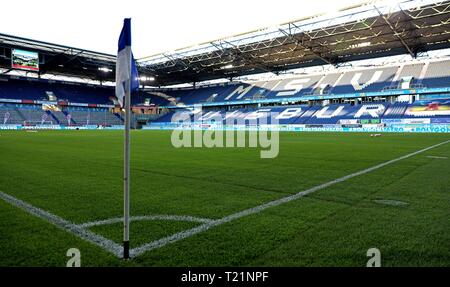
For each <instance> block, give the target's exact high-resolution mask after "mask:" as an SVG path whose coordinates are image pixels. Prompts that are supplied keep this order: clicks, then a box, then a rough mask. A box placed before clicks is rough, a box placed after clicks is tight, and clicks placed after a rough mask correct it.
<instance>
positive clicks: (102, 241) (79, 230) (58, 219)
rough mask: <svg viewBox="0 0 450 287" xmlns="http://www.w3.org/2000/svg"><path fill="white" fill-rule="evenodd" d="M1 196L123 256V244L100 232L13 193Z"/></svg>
mask: <svg viewBox="0 0 450 287" xmlns="http://www.w3.org/2000/svg"><path fill="white" fill-rule="evenodd" d="M0 198H1V199H3V200H4V201H6V202H7V203H9V204H11V205H13V206H15V207H18V208H20V209H22V210H23V211H25V212H27V213H29V214H31V215H34V216H36V217H39V218H41V219H43V220H45V221H47V222H49V223H51V224H53V225H55V226H56V227H58V228H60V229H63V230H65V231H67V232H69V233H71V234H73V235H75V236H77V237H79V238H81V239H84V240H86V241H89V242H91V243H93V244H95V245H97V246H99V247H101V248H103V249H105V250H107V251H109V252H111V253H112V254H114V255H116V256H117V257H121V256H122V252H123V251H122V246H120V245H119V244H117V243H115V242H113V241H111V240H109V239H106V238H104V237H102V236H100V235H98V234H95V233H93V232H91V231H89V230H86V229H84V228H81V227H79V226H77V225H75V224H73V223H72V222H69V221H67V220H65V219H63V218H61V217H59V216H57V215H54V214H51V213H50V212H47V211H45V210H42V209H40V208H38V207H35V206H33V205H31V204H29V203H26V202H24V201H22V200H20V199H17V198H15V197H13V196H11V195H8V194H6V193H4V192H2V191H0Z"/></svg>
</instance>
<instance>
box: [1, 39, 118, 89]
mask: <svg viewBox="0 0 450 287" xmlns="http://www.w3.org/2000/svg"><path fill="white" fill-rule="evenodd" d="M11 49H24V50H28V51H34V52H38V53H39V70H40V71H39V73H40V74H41V75H42V74H46V73H50V74H55V75H64V76H74V77H79V78H87V79H93V80H100V81H114V78H115V74H114V73H113V72H114V68H115V64H116V56H115V55H109V54H105V53H99V52H93V51H89V50H83V49H79V48H73V47H68V46H63V45H58V44H52V43H47V42H42V41H36V40H31V39H26V38H21V37H16V36H11V35H6V34H0V68H4V69H6V71H5V72H3V73H4V74H7V73H8V72H9V71H11V70H12V69H11Z"/></svg>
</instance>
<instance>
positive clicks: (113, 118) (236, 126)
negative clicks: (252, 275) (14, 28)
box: [0, 0, 450, 267]
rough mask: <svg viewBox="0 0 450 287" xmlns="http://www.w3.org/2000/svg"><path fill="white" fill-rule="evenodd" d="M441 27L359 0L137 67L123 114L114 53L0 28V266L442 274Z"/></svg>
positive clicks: (445, 118)
mask: <svg viewBox="0 0 450 287" xmlns="http://www.w3.org/2000/svg"><path fill="white" fill-rule="evenodd" d="M449 13H450V1H448V0H445V1H436V0H398V1H365V2H363V3H359V4H357V5H354V6H351V7H347V8H343V9H340V10H339V11H334V12H333V13H331V14H330V13H325V12H324V13H322V14H319V15H312V16H311V15H309V16H307V17H303V18H301V19H297V20H295V21H290V22H286V23H281V24H279V25H276V26H274V27H267V28H262V29H257V30H254V31H251V32H245V31H242V32H243V33H241V34H238V35H235V36H231V37H226V38H220V39H217V40H213V41H208V42H204V43H201V44H197V45H194V46H188V47H185V48H181V49H177V50H174V51H170V52H164V53H158V54H155V55H152V56H146V57H141V58H136V61H135V62H133V63H135V65H136V69H137V72H138V74H139V76H138V77H137V78H135V79H131V77H130V79H129V82H130V81H131V82H132V81H134V80H136V81H137V80H139V88H138V89H136V90H135V91H133V92H132V93H131V92H130V93H131V95H129V96H130V101H128V102H126V104H125V107H124V106H123V105H122V104H121V99H120V98H119V97H118V96H117V86H119V84H117V83H116V79H117V75H118V74H120V73H119V71H118V68H117V67H118V65H119V64H118V63H119V62H120V61H119V60H118V56H117V55H114V54H109V53H103V52H96V51H91V50H88V49H83V48H82V47H83V43H80V45H79V47H77V48H75V47H71V46H65V45H62V44H58V43H49V42H46V41H41V40H39V39H30V38H27V37H22V36H21V35H10V34H7V33H2V31H0V150H1V161H0V219H1V220H0V250H1V253H0V262H1V263H0V266H43V267H53V266H55V267H56V266H59V267H65V266H69V265H72V266H80V265H81V266H105V267H106V266H122V267H123V266H126V267H132V266H146V267H152V266H166V267H174V266H178V267H192V266H200V267H202V266H205V267H206V266H216V267H220V266H222V267H223V266H229V267H230V266H233V267H262V266H267V267H283V266H291V267H307V266H309V267H312V266H339V267H340V266H352V267H365V266H386V267H400V266H415V267H422V266H424V267H425V266H429V267H448V266H449V265H450V245H449V242H450V232H449V230H450V229H449V228H450V222H449V220H448V219H449V216H450V212H449V210H450V209H449V202H450V201H449V200H450V193H449V191H450V177H449V171H450V161H449V158H450V17H449V15H450V14H449ZM121 20H122V19H118V21H121ZM119 32H120V31H117V35H119V34H118V33H119ZM116 43H117V42H116ZM116 43H114V44H116ZM133 45H135V44H133ZM119 49H120V43H119ZM133 49H134V47H133ZM130 69H131V68H130ZM130 71H131V70H130ZM127 105H128V106H129V109H130V112H126V111H127V108H126V107H127ZM127 117H129V119H127ZM127 125H129V126H130V127H131V131H130V140H131V144H130V145H131V154H130V156H129V157H128V159H130V158H131V160H129V164H130V168H129V171H128V172H129V177H128V176H126V175H125V176H124V175H123V172H124V171H123V169H124V129H125V130H126V127H127ZM126 142H127V141H126V140H125V150H126V146H127V143H126ZM125 162H127V157H126V152H125ZM125 165H126V163H125ZM125 172H126V171H125ZM123 177H125V180H126V183H125V185H127V184H128V186H129V190H128V192H129V198H128V199H125V213H127V212H129V217H127V216H125V215H124V190H123V189H124V183H123V180H124V178H123ZM125 190H126V192H127V189H126V187H125ZM127 200H129V203H128V204H129V205H127ZM127 206H128V207H129V209H127ZM124 218H125V219H124ZM124 222H128V223H129V225H128V223H127V224H125V226H127V227H126V228H129V230H128V229H126V231H125V233H127V235H126V236H127V238H128V236H129V242H128V239H127V240H124V238H123V236H124ZM123 241H126V242H127V244H129V255H128V254H127V256H125V257H126V260H124V258H123V257H124V252H125V251H124V249H123V248H124V247H123V246H122V244H123ZM127 252H128V250H127ZM128 257H129V258H128ZM74 258H75V261H74ZM80 258H81V262H80Z"/></svg>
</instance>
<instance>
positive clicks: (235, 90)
mask: <svg viewBox="0 0 450 287" xmlns="http://www.w3.org/2000/svg"><path fill="white" fill-rule="evenodd" d="M449 65H450V60H441V61H431V62H413V63H408V64H401V65H397V66H391V67H372V68H364V69H355V70H348V71H341V72H331V73H326V74H312V75H306V76H305V75H302V76H298V77H291V78H288V79H279V80H278V79H277V80H270V81H258V82H253V83H230V84H221V85H217V86H209V87H199V88H195V89H192V88H190V89H187V88H184V89H169V90H165V91H164V93H165V94H167V95H170V96H172V97H174V98H176V99H177V100H178V102H179V103H183V104H186V105H194V104H201V103H205V102H227V101H236V100H240V101H246V100H252V99H261V98H265V99H275V98H281V97H286V98H289V97H302V96H310V95H326V94H335V95H339V94H354V93H367V92H381V91H384V90H400V89H412V88H441V87H450V69H448V67H449ZM402 83H405V85H402Z"/></svg>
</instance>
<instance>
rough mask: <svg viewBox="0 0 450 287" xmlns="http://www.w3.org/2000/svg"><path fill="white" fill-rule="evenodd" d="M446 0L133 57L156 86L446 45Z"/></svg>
mask: <svg viewBox="0 0 450 287" xmlns="http://www.w3.org/2000/svg"><path fill="white" fill-rule="evenodd" d="M449 13H450V0H447V1H436V0H400V1H395V3H394V4H393V1H383V2H369V3H366V4H364V5H360V6H355V7H350V8H347V9H345V10H341V11H336V12H335V13H328V14H323V15H318V16H313V17H309V18H304V19H300V20H297V21H292V22H288V23H284V24H281V25H279V26H277V27H270V28H265V29H260V30H256V31H252V32H249V33H245V34H240V35H236V36H233V37H230V38H225V39H218V40H214V41H210V42H207V43H202V44H199V45H196V46H192V47H187V48H183V49H179V50H176V51H173V52H168V53H162V54H158V55H154V56H150V57H146V58H142V59H140V60H138V62H139V67H140V70H141V71H142V72H146V73H147V74H151V75H152V76H153V77H155V81H154V84H155V85H161V86H165V85H173V84H180V83H189V82H201V81H206V80H214V79H220V78H232V77H237V76H243V75H249V74H256V73H266V72H273V73H278V72H280V71H285V70H288V69H295V68H302V67H309V66H315V65H324V64H331V65H339V64H340V63H344V62H348V61H354V60H362V59H370V58H375V57H385V56H391V55H399V54H410V55H411V56H412V57H416V56H417V54H419V53H421V52H426V51H429V50H435V49H443V48H449V47H450V25H449V24H450V19H449Z"/></svg>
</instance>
